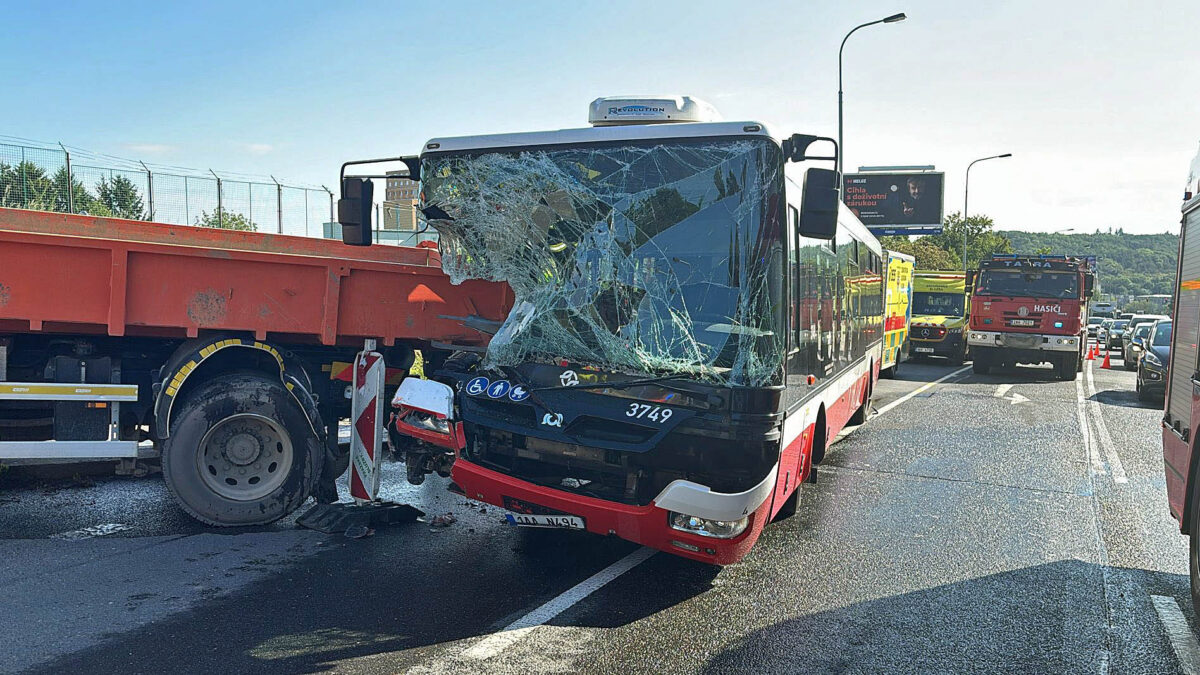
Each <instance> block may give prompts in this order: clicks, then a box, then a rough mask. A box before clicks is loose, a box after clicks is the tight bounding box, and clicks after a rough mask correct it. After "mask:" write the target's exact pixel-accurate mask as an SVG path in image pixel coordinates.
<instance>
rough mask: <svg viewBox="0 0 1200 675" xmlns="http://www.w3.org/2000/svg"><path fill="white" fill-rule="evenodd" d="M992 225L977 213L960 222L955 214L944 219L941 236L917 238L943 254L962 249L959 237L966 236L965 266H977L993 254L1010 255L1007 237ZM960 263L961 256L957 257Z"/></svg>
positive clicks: (990, 220) (1011, 247)
mask: <svg viewBox="0 0 1200 675" xmlns="http://www.w3.org/2000/svg"><path fill="white" fill-rule="evenodd" d="M994 227H995V223H994V222H993V221H992V219H991V217H989V216H986V215H983V214H980V215H976V216H970V217H968V218H967V220H966V222H965V223H964V222H963V218H962V213H960V212H958V211H955V212H954V213H951V214H950V215H948V216H946V219H945V221H944V222H943V224H942V233H941V234H934V235H929V236H927V237H921V239H922V240H923V241H927V242H929V243H930V244H932V245H934V246H937V247H938V248H940V249H942V250H944V251H947V252H952V251H955V252H957V251H962V250H963V234H964V233H965V234H966V237H967V267H968V268H975V267H978V266H979V261H980V260H982V259H983V258H986V257H988V256H990V255H991V254H993V253H1012V251H1013V246H1012V242H1011V241H1009V239H1008V237H1006V236H1004V235H1003V234H999V233H997V232H994V231H993V228H994ZM959 256H960V257H959V260H960V262H961V253H960V254H959Z"/></svg>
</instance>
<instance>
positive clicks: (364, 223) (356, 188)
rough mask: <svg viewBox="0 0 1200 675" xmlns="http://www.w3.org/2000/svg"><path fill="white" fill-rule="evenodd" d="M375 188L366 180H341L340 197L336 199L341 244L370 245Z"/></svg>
mask: <svg viewBox="0 0 1200 675" xmlns="http://www.w3.org/2000/svg"><path fill="white" fill-rule="evenodd" d="M374 193H375V186H374V185H373V184H372V183H371V181H370V179H368V178H343V179H342V196H341V198H340V199H338V203H337V213H338V224H339V225H341V226H342V243H343V244H348V245H350V246H370V245H371V209H372V208H373V207H374V204H375V202H374V199H373V196H374Z"/></svg>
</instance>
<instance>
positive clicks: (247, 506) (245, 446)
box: [162, 373, 325, 526]
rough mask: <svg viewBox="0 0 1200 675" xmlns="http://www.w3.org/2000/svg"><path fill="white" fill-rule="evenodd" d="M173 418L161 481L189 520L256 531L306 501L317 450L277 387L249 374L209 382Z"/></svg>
mask: <svg viewBox="0 0 1200 675" xmlns="http://www.w3.org/2000/svg"><path fill="white" fill-rule="evenodd" d="M174 417H175V418H174V421H173V424H172V425H171V436H170V438H168V439H167V440H166V441H165V442H164V444H163V453H162V470H163V477H164V478H165V479H166V483H167V488H168V489H170V491H171V494H172V495H173V496H174V497H175V500H176V501H177V502H178V503H179V505H180V506H181V507H183V510H184V511H187V512H188V513H189V514H191V516H192V517H194V518H196V519H197V520H199V521H201V522H204V523H207V524H209V525H218V526H236V525H262V524H264V523H269V522H272V521H275V520H278V519H280V518H282V517H283V516H286V515H287V514H289V513H291V512H292V511H294V510H296V508H298V507H299V506H300V505H301V504H302V503H304V500H305V499H307V498H308V496H309V494H311V493H312V491H313V488H314V486H315V485H316V482H317V478H318V476H319V474H320V472H321V466H322V463H323V462H324V460H325V450H324V448H322V447H321V443H320V441H319V440H318V439H317V436H316V434H314V433H313V431H312V428H311V427H310V426H309V422H308V418H307V417H306V416H305V415H304V413H303V412H302V411H301V410H300V407H299V406H298V405H296V402H295V401H294V400H292V398H291V395H290V394H288V392H287V390H286V389H284V387H283V384H282V383H280V382H279V381H277V380H272V379H270V378H267V377H265V376H262V375H259V374H256V373H239V374H233V375H226V376H223V377H218V378H215V379H213V380H211V381H209V382H206V383H205V384H203V385H202V386H201V387H200V388H199V389H197V390H196V391H195V392H193V393H192V394H191V395H190V396H188V398H187V400H186V401H185V402H184V404H183V405H182V407H181V408H180V409H179V410H178V412H177V413H176V414H175V416H174Z"/></svg>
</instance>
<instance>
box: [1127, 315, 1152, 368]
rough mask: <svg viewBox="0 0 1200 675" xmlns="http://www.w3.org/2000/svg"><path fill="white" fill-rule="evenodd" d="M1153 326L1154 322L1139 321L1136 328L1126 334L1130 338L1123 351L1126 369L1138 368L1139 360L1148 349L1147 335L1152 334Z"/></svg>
mask: <svg viewBox="0 0 1200 675" xmlns="http://www.w3.org/2000/svg"><path fill="white" fill-rule="evenodd" d="M1153 327H1154V322H1150V323H1139V324H1138V325H1137V327H1136V328H1134V329H1133V330H1132V331H1130V332H1129V333H1127V334H1126V337H1128V338H1129V339H1128V340H1127V341H1126V346H1125V349H1124V350H1123V352H1122V356H1123V357H1124V361H1125V370H1137V366H1138V361H1139V360H1140V359H1141V357H1142V354H1143V353H1144V352H1145V350H1146V336H1148V335H1149V334H1150V329H1151V328H1153Z"/></svg>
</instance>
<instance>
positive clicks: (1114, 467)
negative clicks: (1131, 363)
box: [1084, 363, 1129, 483]
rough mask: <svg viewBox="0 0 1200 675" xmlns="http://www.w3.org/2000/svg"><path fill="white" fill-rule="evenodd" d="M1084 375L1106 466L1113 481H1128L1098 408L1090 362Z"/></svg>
mask: <svg viewBox="0 0 1200 675" xmlns="http://www.w3.org/2000/svg"><path fill="white" fill-rule="evenodd" d="M1084 375H1085V376H1086V378H1085V379H1087V391H1088V403H1089V405H1088V407H1089V408H1090V409H1091V411H1092V419H1093V420H1094V421H1095V423H1096V436H1097V438H1098V440H1099V441H1100V447H1101V448H1103V449H1104V456H1105V457H1106V458H1107V459H1108V467H1109V469H1110V470H1111V471H1112V477H1113V482H1114V483H1128V482H1129V476H1127V475H1126V474H1125V465H1123V464H1121V457H1120V455H1118V454H1117V449H1116V444H1114V443H1113V441H1112V436H1109V435H1108V425H1107V424H1105V423H1104V412H1103V411H1102V410H1101V409H1100V402H1099V401H1097V400H1096V377H1095V374H1094V373H1093V372H1092V364H1091V363H1088V366H1087V368H1086V369H1085V370H1084Z"/></svg>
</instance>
